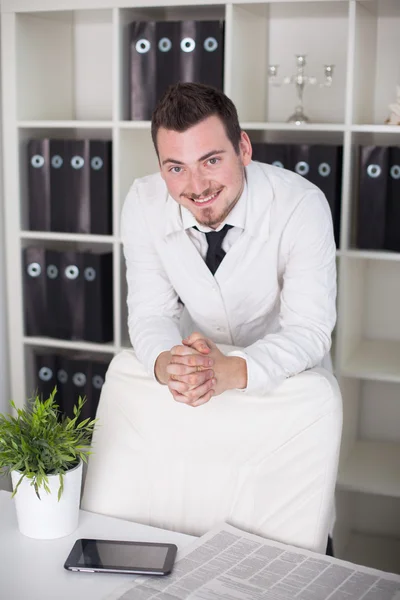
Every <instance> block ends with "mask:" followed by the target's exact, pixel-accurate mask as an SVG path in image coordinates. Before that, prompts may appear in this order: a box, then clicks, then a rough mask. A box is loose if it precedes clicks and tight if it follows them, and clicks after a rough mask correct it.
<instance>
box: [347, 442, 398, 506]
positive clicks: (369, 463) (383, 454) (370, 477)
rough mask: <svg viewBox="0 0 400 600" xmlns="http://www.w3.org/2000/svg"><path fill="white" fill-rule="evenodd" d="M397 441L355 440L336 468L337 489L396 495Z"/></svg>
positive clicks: (396, 496)
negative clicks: (345, 457)
mask: <svg viewBox="0 0 400 600" xmlns="http://www.w3.org/2000/svg"><path fill="white" fill-rule="evenodd" d="M399 464H400V443H395V442H375V441H362V440H359V441H357V442H356V443H355V444H354V447H353V449H352V451H351V452H350V454H349V456H348V457H347V459H346V460H344V461H342V464H341V466H340V468H339V475H338V482H337V485H338V488H339V489H343V490H349V491H353V492H363V493H364V494H377V495H380V496H390V497H395V498H400V469H399Z"/></svg>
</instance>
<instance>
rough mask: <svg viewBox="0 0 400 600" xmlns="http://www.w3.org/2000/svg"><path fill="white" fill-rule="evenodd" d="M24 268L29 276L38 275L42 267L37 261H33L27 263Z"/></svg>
mask: <svg viewBox="0 0 400 600" xmlns="http://www.w3.org/2000/svg"><path fill="white" fill-rule="evenodd" d="M26 270H27V273H28V275H29V276H30V277H39V275H40V273H41V272H42V267H41V266H40V265H39V263H37V262H34V263H31V264H30V265H28V266H27V269H26Z"/></svg>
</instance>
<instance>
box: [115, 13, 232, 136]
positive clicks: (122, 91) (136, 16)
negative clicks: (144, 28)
mask: <svg viewBox="0 0 400 600" xmlns="http://www.w3.org/2000/svg"><path fill="white" fill-rule="evenodd" d="M223 19H225V5H224V4H219V3H218V2H217V3H216V4H215V5H213V4H212V3H207V4H201V3H200V2H199V3H198V4H196V3H195V2H190V3H184V4H183V5H181V6H175V5H174V6H167V5H166V4H165V3H164V2H162V3H161V5H157V6H156V7H155V6H149V5H147V6H139V7H135V8H121V9H120V10H119V12H118V29H119V42H118V43H119V48H118V52H119V76H118V77H119V84H118V88H119V102H118V104H119V106H118V111H119V118H120V119H122V120H123V122H126V123H127V121H128V120H129V119H130V60H129V53H130V47H129V46H130V39H129V29H130V23H132V22H134V21H185V20H202V21H204V20H223ZM139 123H143V121H139ZM123 127H130V126H129V125H125V124H124V125H123ZM133 127H134V126H133ZM140 127H141V126H140V125H139V128H140ZM145 127H146V126H145ZM135 128H136V127H135Z"/></svg>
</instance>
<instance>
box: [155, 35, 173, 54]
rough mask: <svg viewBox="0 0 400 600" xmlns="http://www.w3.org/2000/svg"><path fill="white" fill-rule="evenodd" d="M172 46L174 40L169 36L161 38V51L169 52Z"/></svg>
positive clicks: (159, 47) (159, 44)
mask: <svg viewBox="0 0 400 600" xmlns="http://www.w3.org/2000/svg"><path fill="white" fill-rule="evenodd" d="M171 48H172V42H171V40H170V39H169V38H167V37H163V38H161V40H160V41H159V42H158V49H159V50H161V52H169V51H170V50H171Z"/></svg>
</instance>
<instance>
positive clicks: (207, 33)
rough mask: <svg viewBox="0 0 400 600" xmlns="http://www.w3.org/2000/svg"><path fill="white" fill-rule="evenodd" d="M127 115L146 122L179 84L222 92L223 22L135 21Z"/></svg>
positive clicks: (131, 35) (132, 24) (131, 43)
mask: <svg viewBox="0 0 400 600" xmlns="http://www.w3.org/2000/svg"><path fill="white" fill-rule="evenodd" d="M130 61H131V63H130V80H131V81H130V83H131V93H130V115H131V119H133V120H141V119H142V120H149V119H151V115H152V112H153V110H154V108H155V106H156V103H157V101H158V100H159V99H160V97H161V96H162V95H163V94H164V92H165V91H166V89H167V88H168V86H169V85H171V84H174V83H177V82H178V81H186V82H200V83H205V84H208V85H212V86H214V87H217V88H219V89H223V67H224V22H223V21H136V22H134V23H131V28H130Z"/></svg>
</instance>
